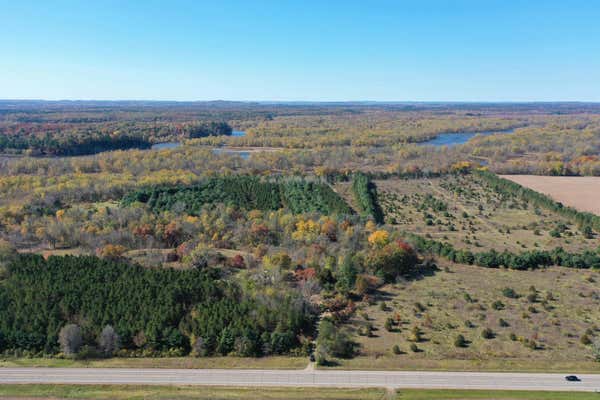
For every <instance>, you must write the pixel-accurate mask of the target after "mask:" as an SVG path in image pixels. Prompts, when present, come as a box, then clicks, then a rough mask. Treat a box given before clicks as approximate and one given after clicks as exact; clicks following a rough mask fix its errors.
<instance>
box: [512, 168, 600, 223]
mask: <svg viewBox="0 0 600 400" xmlns="http://www.w3.org/2000/svg"><path fill="white" fill-rule="evenodd" d="M502 178H505V179H509V180H511V181H513V182H516V183H518V184H519V185H522V186H525V187H528V188H530V189H533V190H535V191H537V192H541V193H544V194H546V195H548V196H550V197H552V198H553V199H554V200H556V201H559V202H561V203H563V204H565V205H567V206H570V207H573V208H576V209H578V210H580V211H588V212H591V213H594V214H597V215H600V201H599V200H598V199H600V177H595V176H538V175H503V176H502Z"/></svg>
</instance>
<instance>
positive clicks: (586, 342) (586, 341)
mask: <svg viewBox="0 0 600 400" xmlns="http://www.w3.org/2000/svg"><path fill="white" fill-rule="evenodd" d="M579 341H580V342H581V344H583V345H586V346H587V345H589V344H592V339H590V337H589V336H588V335H587V334H583V335H581V339H579Z"/></svg>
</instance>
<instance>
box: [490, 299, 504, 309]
mask: <svg viewBox="0 0 600 400" xmlns="http://www.w3.org/2000/svg"><path fill="white" fill-rule="evenodd" d="M492 308H493V309H494V310H502V309H504V303H502V302H501V301H500V300H496V301H495V302H493V303H492Z"/></svg>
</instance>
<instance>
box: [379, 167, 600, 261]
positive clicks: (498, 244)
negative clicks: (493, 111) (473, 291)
mask: <svg viewBox="0 0 600 400" xmlns="http://www.w3.org/2000/svg"><path fill="white" fill-rule="evenodd" d="M375 183H376V185H377V188H378V193H379V200H380V203H381V206H382V208H383V210H384V212H385V215H386V222H387V223H388V224H390V225H392V226H394V227H397V228H399V229H400V230H402V231H406V232H411V233H416V234H418V235H421V236H426V237H430V238H433V239H436V240H440V241H445V242H449V243H451V244H452V245H454V246H455V247H456V248H465V249H470V250H471V251H483V250H491V249H494V250H496V251H499V252H502V251H504V250H507V251H512V252H522V251H526V250H534V249H538V250H551V249H554V248H556V247H563V248H564V249H565V250H567V251H572V252H577V251H582V250H587V249H590V248H596V247H597V246H598V245H599V244H600V242H599V241H598V239H597V238H586V237H585V236H584V235H583V234H582V232H581V231H580V230H579V228H578V227H577V225H576V224H574V223H573V222H572V221H569V220H568V219H566V218H565V217H562V216H560V215H557V214H556V213H553V212H551V211H548V210H545V209H540V208H537V207H535V206H534V205H532V204H529V203H528V202H526V201H524V200H523V199H520V198H518V197H516V196H511V195H507V194H501V193H497V192H495V191H494V190H493V189H492V188H491V187H490V186H488V185H487V184H486V183H485V182H484V181H483V180H482V179H481V178H479V177H477V176H475V175H465V176H461V175H447V176H444V177H443V178H433V179H408V180H404V179H388V180H379V181H376V182H375Z"/></svg>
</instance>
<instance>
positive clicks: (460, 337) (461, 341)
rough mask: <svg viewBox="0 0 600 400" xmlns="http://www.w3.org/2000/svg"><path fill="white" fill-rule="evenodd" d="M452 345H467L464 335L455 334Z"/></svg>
mask: <svg viewBox="0 0 600 400" xmlns="http://www.w3.org/2000/svg"><path fill="white" fill-rule="evenodd" d="M454 346H455V347H467V341H466V339H465V337H464V336H463V335H458V336H456V338H455V339H454Z"/></svg>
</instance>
